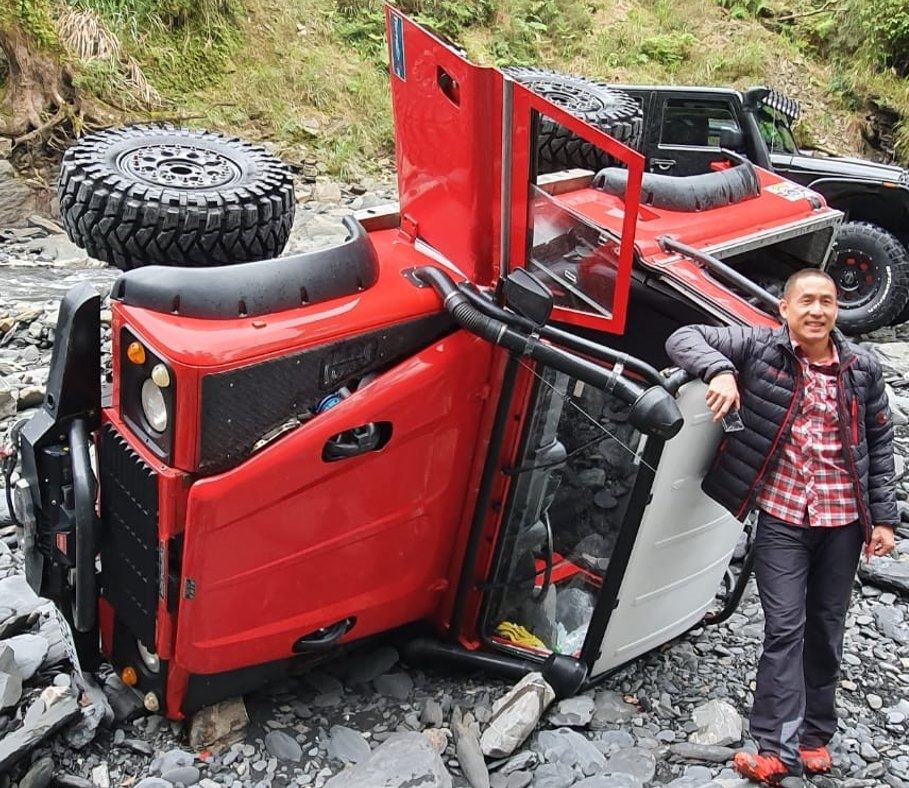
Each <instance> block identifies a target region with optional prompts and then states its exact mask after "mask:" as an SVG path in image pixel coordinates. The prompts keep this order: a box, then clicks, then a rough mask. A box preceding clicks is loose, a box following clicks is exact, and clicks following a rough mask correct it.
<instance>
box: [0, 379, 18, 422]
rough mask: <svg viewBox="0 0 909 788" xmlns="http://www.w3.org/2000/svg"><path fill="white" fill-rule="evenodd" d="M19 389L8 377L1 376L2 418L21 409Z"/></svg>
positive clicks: (0, 410) (0, 407)
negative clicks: (19, 405) (14, 386)
mask: <svg viewBox="0 0 909 788" xmlns="http://www.w3.org/2000/svg"><path fill="white" fill-rule="evenodd" d="M18 402H19V390H18V389H16V388H13V385H12V384H11V383H10V382H9V381H8V380H7V379H6V378H0V419H6V418H9V417H10V416H15V415H16V411H17V410H18V409H19V407H18Z"/></svg>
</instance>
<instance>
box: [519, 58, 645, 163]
mask: <svg viewBox="0 0 909 788" xmlns="http://www.w3.org/2000/svg"><path fill="white" fill-rule="evenodd" d="M503 71H504V72H505V73H506V74H508V75H509V76H510V77H511V78H512V79H514V80H515V81H516V82H520V83H521V84H522V85H525V86H526V87H528V88H529V89H530V90H532V91H533V92H534V93H538V94H539V95H541V96H543V98H545V99H548V100H549V101H551V102H552V103H553V104H555V105H556V106H557V107H561V108H562V109H564V110H566V111H568V112H570V113H571V114H572V115H574V116H575V117H578V118H580V119H581V120H584V121H586V122H587V123H589V124H590V125H591V126H595V127H596V128H598V129H600V130H601V131H605V132H606V133H607V134H608V135H609V136H611V137H614V138H615V139H617V140H618V141H619V142H623V143H624V144H625V145H628V146H629V147H631V148H635V147H637V146H638V145H639V144H640V141H641V123H642V121H641V107H640V105H639V104H638V102H637V101H636V100H635V99H634V98H632V97H631V96H629V95H628V94H627V93H623V92H621V91H620V90H613V89H612V88H608V87H606V86H605V85H601V84H599V83H597V82H592V81H591V80H589V79H584V78H583V77H575V76H571V75H569V74H559V73H558V72H555V71H546V70H544V69H540V68H523V67H520V66H511V67H508V68H505V69H503ZM539 154H540V158H539V168H540V172H541V173H545V172H554V171H557V170H564V169H566V168H570V167H583V168H584V169H587V170H594V171H597V170H601V169H603V167H609V166H610V165H613V164H615V161H614V160H613V159H612V157H610V156H609V155H608V154H606V153H603V152H602V151H600V150H599V149H598V148H596V147H595V146H594V145H592V144H591V143H589V142H585V141H584V140H582V139H579V138H578V137H576V136H575V135H574V134H572V133H571V132H570V131H568V129H566V128H564V127H563V126H560V125H559V124H557V123H555V122H553V121H551V120H548V119H545V118H544V119H543V121H542V123H541V124H540V137H539Z"/></svg>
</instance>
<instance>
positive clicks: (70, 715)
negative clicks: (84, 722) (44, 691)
mask: <svg viewBox="0 0 909 788" xmlns="http://www.w3.org/2000/svg"><path fill="white" fill-rule="evenodd" d="M78 715H79V705H78V704H77V703H76V699H75V698H74V697H73V696H72V695H68V696H67V697H65V698H63V699H61V700H60V701H59V702H58V703H54V704H53V705H52V706H51V707H50V708H49V709H47V710H46V711H45V712H44V713H43V714H42V715H41V716H40V718H39V719H38V720H37V721H36V722H35V723H34V724H32V725H23V726H22V727H21V728H18V729H17V730H15V731H13V732H12V733H8V734H6V735H5V736H4V737H3V738H2V739H0V774H2V773H3V772H4V771H5V770H6V769H8V768H9V767H10V766H12V765H13V764H14V763H16V762H17V761H19V760H20V759H21V758H23V757H25V756H26V755H27V754H28V753H29V752H31V751H32V750H33V749H34V748H35V747H37V746H38V745H39V744H41V743H42V742H43V741H44V740H45V739H47V738H48V737H49V736H51V735H52V734H53V733H55V732H56V731H58V730H59V729H60V728H62V727H63V726H64V725H66V724H67V723H69V722H70V721H71V720H73V719H74V718H75V717H77V716H78Z"/></svg>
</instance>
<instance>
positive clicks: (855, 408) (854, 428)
mask: <svg viewBox="0 0 909 788" xmlns="http://www.w3.org/2000/svg"><path fill="white" fill-rule="evenodd" d="M849 410H850V411H851V413H850V416H851V418H852V445H853V446H858V442H859V431H858V403H857V402H856V400H855V394H853V395H852V403H851V406H850V408H849Z"/></svg>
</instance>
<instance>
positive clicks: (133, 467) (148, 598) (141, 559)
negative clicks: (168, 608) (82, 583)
mask: <svg viewBox="0 0 909 788" xmlns="http://www.w3.org/2000/svg"><path fill="white" fill-rule="evenodd" d="M98 466H99V468H98V469H99V475H100V484H101V528H102V530H101V535H100V541H101V584H102V589H103V594H104V596H105V598H106V599H107V600H108V601H109V602H110V604H111V605H112V606H113V608H114V611H115V613H116V615H117V618H118V619H119V620H120V621H121V622H122V623H123V624H124V626H126V627H127V629H129V630H130V631H131V632H132V633H133V635H135V636H136V637H137V638H139V640H141V641H142V642H143V643H144V644H145V645H146V646H147V647H148V648H154V644H155V611H156V607H157V602H158V576H159V565H158V476H157V474H155V472H154V471H153V470H152V469H151V467H150V466H149V465H148V464H147V463H146V462H145V461H144V460H143V459H142V458H141V457H140V456H139V455H138V454H136V452H134V451H133V450H132V449H131V448H130V446H129V444H128V443H127V442H126V440H124V438H123V437H122V436H121V435H120V434H119V433H118V432H117V431H116V430H115V429H114V428H113V427H112V426H111V425H110V424H105V425H104V428H103V429H102V431H101V444H100V452H99V459H98Z"/></svg>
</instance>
